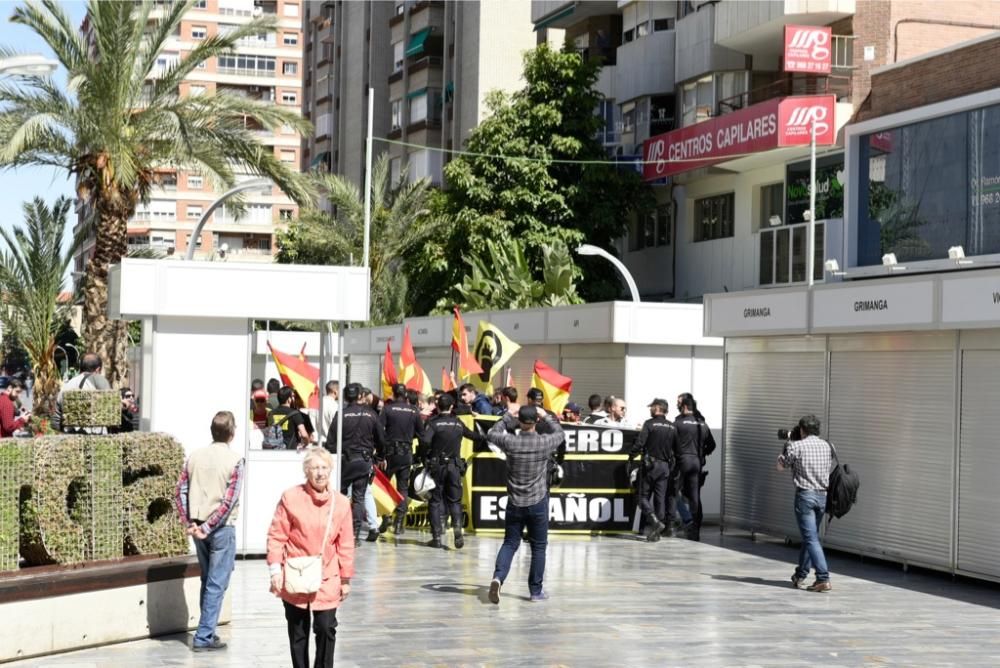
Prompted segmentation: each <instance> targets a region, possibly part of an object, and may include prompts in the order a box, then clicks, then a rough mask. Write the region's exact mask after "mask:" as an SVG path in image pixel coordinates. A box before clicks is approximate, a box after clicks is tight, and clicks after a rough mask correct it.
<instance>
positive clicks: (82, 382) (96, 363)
mask: <svg viewBox="0 0 1000 668" xmlns="http://www.w3.org/2000/svg"><path fill="white" fill-rule="evenodd" d="M103 370H104V363H103V362H102V361H101V358H100V357H99V356H98V355H96V354H95V353H84V355H83V357H82V358H81V359H80V373H78V374H77V375H75V376H73V377H72V378H70V379H69V380H67V381H66V382H65V383H63V386H62V389H61V390H59V395H58V396H57V397H56V415H55V416H54V418H53V420H52V426H53V427H54V428H55V429H56V430H57V431H61V430H62V412H63V395H64V394H65V393H66V392H72V391H85V392H86V391H94V390H110V389H111V384H110V383H108V379H107V378H105V377H104V376H102V375H101V371H103ZM84 431H85V432H86V433H91V432H95V430H94V429H90V428H88V429H85V430H84ZM101 433H103V430H102V431H101Z"/></svg>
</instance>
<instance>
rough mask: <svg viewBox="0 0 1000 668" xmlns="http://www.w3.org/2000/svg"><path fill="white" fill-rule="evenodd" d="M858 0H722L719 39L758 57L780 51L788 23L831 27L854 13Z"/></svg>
mask: <svg viewBox="0 0 1000 668" xmlns="http://www.w3.org/2000/svg"><path fill="white" fill-rule="evenodd" d="M856 4H857V3H856V1H855V0H809V1H808V2H802V0H778V1H777V2H720V3H719V4H717V5H715V29H714V37H715V41H716V42H717V43H718V44H719V45H720V46H724V47H726V48H728V49H733V50H736V51H740V52H742V53H748V54H751V55H753V56H754V58H755V59H756V58H760V57H767V56H768V55H777V54H780V53H781V51H782V49H783V48H784V30H785V26H786V25H803V26H827V25H830V24H832V23H835V22H837V21H839V20H841V19H845V18H848V17H850V16H853V15H854V11H855V6H856Z"/></svg>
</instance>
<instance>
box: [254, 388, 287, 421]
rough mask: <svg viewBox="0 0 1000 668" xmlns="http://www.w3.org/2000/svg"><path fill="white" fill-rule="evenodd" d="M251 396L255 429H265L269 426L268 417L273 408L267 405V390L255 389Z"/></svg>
mask: <svg viewBox="0 0 1000 668" xmlns="http://www.w3.org/2000/svg"><path fill="white" fill-rule="evenodd" d="M251 398H252V399H253V409H252V410H251V411H250V419H251V420H252V421H253V426H254V428H255V429H261V430H263V429H264V428H266V427H267V417H268V415H270V413H271V409H269V408H268V407H267V390H263V389H261V390H254V393H253V394H252V395H251ZM282 426H284V425H282Z"/></svg>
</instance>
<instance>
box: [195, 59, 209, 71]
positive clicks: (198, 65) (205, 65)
mask: <svg viewBox="0 0 1000 668" xmlns="http://www.w3.org/2000/svg"><path fill="white" fill-rule="evenodd" d="M196 67H197V68H198V69H199V70H203V69H205V68H206V67H208V61H207V60H203V61H201V62H200V63H198V64H197V65H196Z"/></svg>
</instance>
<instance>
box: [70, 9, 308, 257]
mask: <svg viewBox="0 0 1000 668" xmlns="http://www.w3.org/2000/svg"><path fill="white" fill-rule="evenodd" d="M304 4H306V3H305V2H304V1H300V0H297V1H294V2H293V1H291V0H200V1H199V2H196V3H195V5H194V6H193V7H192V9H191V10H190V11H189V12H188V13H187V15H186V16H185V17H184V18H183V20H182V22H181V25H180V30H179V31H178V32H177V33H175V34H174V35H172V36H171V38H170V39H169V41H168V42H167V46H166V48H165V49H164V50H163V52H162V53H161V54H160V57H159V59H158V61H157V71H163V70H166V69H167V68H169V67H171V66H172V65H173V64H174V63H176V62H177V61H179V60H180V59H181V58H183V57H184V55H185V54H186V53H187V52H189V51H190V50H191V49H193V48H195V46H196V45H197V44H198V42H199V41H201V40H204V39H206V38H207V37H209V36H212V35H217V34H220V33H225V32H226V31H227V30H232V29H234V28H235V27H236V26H237V25H240V24H244V23H247V22H249V21H251V20H253V19H254V18H255V17H259V16H267V15H273V16H275V17H277V20H278V24H279V28H278V30H277V31H276V32H271V33H267V34H260V35H256V36H253V37H248V38H245V39H243V40H241V41H240V43H239V46H238V47H237V49H236V53H234V54H233V55H230V56H220V57H219V58H217V59H212V60H210V61H208V62H206V63H205V66H204V67H202V68H200V69H196V70H195V71H194V72H192V73H191V74H190V75H189V76H188V77H186V79H185V83H184V84H182V85H181V90H180V94H181V95H204V94H214V93H223V92H225V93H227V94H229V95H240V96H245V97H249V98H253V99H256V100H265V101H268V102H273V103H274V104H280V105H283V106H287V107H288V108H289V109H293V110H299V109H300V108H301V105H302V69H303V64H302V41H303V40H302V18H301V14H302V12H303V11H304V7H303V5H304ZM154 75H155V72H154ZM247 123H248V126H247V127H248V129H250V130H252V131H254V132H255V133H256V134H257V135H258V136H259V137H260V141H261V143H262V144H263V145H265V146H266V147H268V148H269V149H270V150H273V151H274V154H275V157H277V158H278V159H280V160H281V161H282V162H284V163H286V164H288V165H289V166H290V167H291V168H292V169H294V170H296V171H298V168H299V163H300V160H301V146H300V143H301V138H300V136H299V135H298V133H297V132H295V131H294V130H292V129H291V128H284V129H280V130H279V131H278V132H272V131H269V130H265V129H264V128H260V127H252V126H251V125H250V124H251V123H252V121H249V120H248V121H247ZM255 178H258V177H255V176H253V175H251V174H237V181H240V182H242V181H247V180H251V179H255ZM220 194H221V191H219V190H217V189H214V188H212V187H211V184H210V183H208V181H207V179H206V178H205V176H204V175H202V174H199V173H196V172H191V171H186V170H175V169H164V170H163V171H162V172H161V173H160V174H159V186H158V187H156V188H154V190H153V192H152V194H151V196H150V201H149V202H148V203H145V204H140V205H139V206H138V208H137V209H136V212H135V216H133V218H132V219H131V220H130V221H129V224H128V242H129V248H130V249H152V250H154V251H157V252H161V253H164V254H168V255H169V254H176V255H178V256H182V255H183V254H184V253H186V252H187V249H188V247H189V246H190V245H191V244H194V245H195V247H196V251H195V257H196V258H200V259H207V258H213V257H214V258H215V259H232V260H234V261H240V262H271V261H272V256H273V252H274V250H275V249H276V245H275V242H274V233H275V230H276V229H279V228H280V227H281V226H282V225H283V224H284V223H285V222H286V221H288V220H291V219H292V218H293V217H294V216H295V215H296V213H297V206H296V205H295V204H294V203H293V202H292V200H291V199H289V198H288V197H287V196H286V195H285V194H284V193H282V192H281V191H280V190H279V189H278V188H276V187H264V188H261V189H256V190H251V191H247V192H245V193H244V198H245V204H246V206H245V210H244V211H243V212H242V214H241V215H239V216H238V215H237V214H236V213H235V212H234V211H233V209H232V208H231V207H226V206H225V205H223V206H222V207H220V208H218V209H216V211H215V213H213V214H212V218H211V220H209V222H208V224H207V225H205V227H204V228H203V229H202V233H201V234H200V235H199V236H198V238H195V239H192V238H191V235H192V233H193V231H194V228H195V226H196V225H197V223H198V220H199V219H200V218H201V217H202V214H203V213H204V212H205V211H206V210H207V209H208V208H209V207H210V206H211V205H212V203H213V202H215V200H216V199H217V198H218V197H219V195H220ZM92 252H93V242H90V243H89V244H85V245H84V248H83V249H82V250H81V251H80V252H79V253H78V255H77V258H76V262H75V264H76V270H77V271H83V269H84V265H85V263H86V259H87V258H88V257H89V256H90V255H91V254H92Z"/></svg>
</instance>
